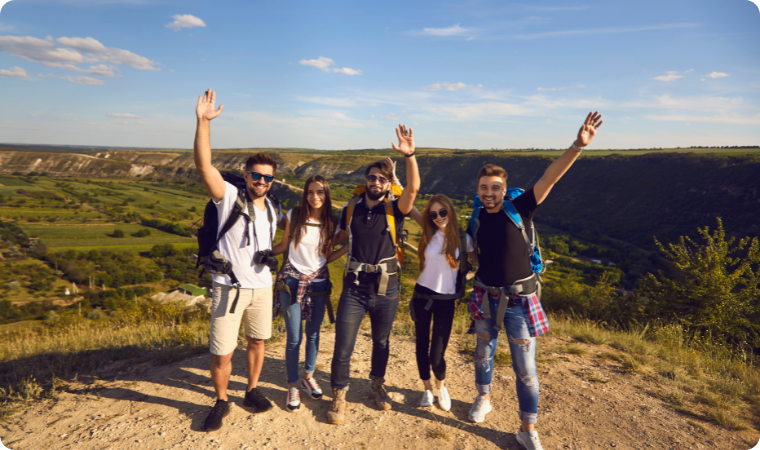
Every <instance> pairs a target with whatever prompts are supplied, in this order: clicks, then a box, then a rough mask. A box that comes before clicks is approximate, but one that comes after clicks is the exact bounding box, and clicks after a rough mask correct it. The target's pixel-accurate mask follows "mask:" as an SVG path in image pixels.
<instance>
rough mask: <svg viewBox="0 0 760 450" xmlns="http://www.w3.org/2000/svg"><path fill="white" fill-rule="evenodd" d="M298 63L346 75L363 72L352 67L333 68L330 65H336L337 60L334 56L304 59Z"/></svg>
mask: <svg viewBox="0 0 760 450" xmlns="http://www.w3.org/2000/svg"><path fill="white" fill-rule="evenodd" d="M298 64H301V65H303V66H312V67H316V68H317V69H319V70H321V71H323V72H334V73H342V74H344V75H361V74H362V71H361V70H357V69H351V68H350V67H343V68H337V67H333V68H331V67H330V66H333V65H335V61H333V59H332V58H327V57H324V56H320V57H319V58H317V59H302V60H300V61H298Z"/></svg>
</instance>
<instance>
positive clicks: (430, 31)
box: [412, 23, 477, 37]
mask: <svg viewBox="0 0 760 450" xmlns="http://www.w3.org/2000/svg"><path fill="white" fill-rule="evenodd" d="M476 31H477V29H476V28H465V27H462V26H460V25H459V24H458V23H457V24H455V25H452V26H450V27H447V28H423V29H422V31H414V32H412V33H413V34H417V35H420V36H436V37H457V36H472V35H473V34H475V32H476Z"/></svg>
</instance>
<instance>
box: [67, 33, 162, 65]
mask: <svg viewBox="0 0 760 450" xmlns="http://www.w3.org/2000/svg"><path fill="white" fill-rule="evenodd" d="M56 42H58V43H59V44H61V45H65V46H66V47H71V48H73V49H75V50H79V51H80V52H82V53H85V54H87V55H89V56H90V57H91V58H92V59H91V60H89V61H90V62H95V61H105V62H110V63H111V64H119V65H123V66H130V67H134V68H135V69H139V70H156V71H160V70H161V69H158V68H156V67H153V65H154V64H155V61H151V60H150V59H148V58H146V57H144V56H140V55H136V54H134V53H132V52H130V51H129V50H122V49H120V48H114V47H111V48H109V47H106V46H105V45H103V44H102V43H101V42H100V41H98V40H96V39H93V38H91V37H86V38H80V37H72V38H69V37H62V38H59V39H58V40H57V41H56Z"/></svg>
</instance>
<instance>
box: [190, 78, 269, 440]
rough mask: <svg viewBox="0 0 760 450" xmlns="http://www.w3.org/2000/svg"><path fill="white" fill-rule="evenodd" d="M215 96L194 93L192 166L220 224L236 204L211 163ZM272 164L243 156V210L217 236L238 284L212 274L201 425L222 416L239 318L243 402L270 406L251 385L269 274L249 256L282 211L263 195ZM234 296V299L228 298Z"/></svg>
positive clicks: (215, 425)
mask: <svg viewBox="0 0 760 450" xmlns="http://www.w3.org/2000/svg"><path fill="white" fill-rule="evenodd" d="M215 97H216V95H215V93H214V91H212V90H210V89H209V90H208V91H206V92H205V93H204V95H202V96H200V97H199V98H198V106H197V108H196V115H197V117H198V125H197V129H196V132H195V146H194V150H195V167H196V169H197V170H198V174H199V175H200V176H201V179H202V180H203V183H204V184H205V185H206V189H207V190H208V193H209V194H210V195H211V198H212V199H213V201H214V203H215V204H216V207H217V212H218V218H219V219H218V223H219V227H220V228H221V227H222V225H223V224H224V223H225V222H226V221H227V218H228V217H229V216H230V214H231V212H232V210H233V207H234V206H235V202H236V200H237V198H238V189H237V188H236V187H235V186H234V185H232V184H230V183H228V182H226V181H225V180H224V179H223V178H222V175H221V174H220V173H219V171H218V170H217V169H216V168H215V167H214V166H212V165H211V144H210V138H209V135H210V122H211V120H212V119H214V118H215V117H217V116H218V115H219V114H220V113H221V112H222V109H223V106H224V105H222V106H219V108H218V109H216V110H215V109H214V101H215ZM276 169H277V163H276V162H275V160H274V159H273V158H272V157H271V156H269V155H267V154H264V153H257V154H255V155H252V156H251V157H250V158H248V161H247V162H246V164H245V174H244V178H245V182H246V193H245V194H246V195H245V197H246V205H245V208H243V211H242V214H243V216H241V217H240V219H238V220H237V222H236V223H235V225H233V226H232V228H230V230H229V231H228V232H227V233H225V235H224V236H221V238H220V240H219V246H218V249H219V252H220V253H221V254H222V256H224V257H225V258H227V260H229V261H230V263H231V265H232V272H233V274H234V275H235V276H236V277H237V281H238V283H239V284H238V285H235V284H234V283H233V282H232V281H231V280H230V277H229V276H227V275H218V274H215V275H213V280H214V286H213V296H212V297H213V300H212V304H211V336H210V339H209V343H210V350H211V354H212V355H214V356H213V359H212V361H211V381H212V383H213V385H214V390H215V391H216V397H217V400H216V404H215V405H214V407H213V409H212V410H211V413H210V414H209V415H208V417H207V418H206V421H205V422H204V425H203V428H204V430H206V431H214V430H218V429H219V428H221V426H222V419H223V418H224V417H225V416H227V415H228V414H229V411H230V407H229V404H228V398H227V384H228V383H229V379H230V374H231V373H232V354H233V352H234V351H235V347H237V336H238V330H239V329H240V322H241V321H243V324H244V327H245V336H246V339H247V340H248V348H247V350H246V362H247V365H248V387H247V389H246V394H245V401H244V402H243V405H245V406H248V407H253V408H254V409H255V410H257V411H259V412H262V411H267V410H269V409H271V408H272V406H273V405H272V403H271V402H270V401H269V400H268V399H267V398H266V397H264V396H263V395H262V394H261V393H260V392H259V391H258V389H257V388H256V386H257V384H258V381H259V375H260V374H261V367H262V366H263V364H264V340H265V339H269V338H270V337H271V336H272V274H271V272H270V269H269V267H268V266H267V265H265V264H257V263H256V262H254V255H256V253H257V252H261V251H266V250H270V251H271V249H272V246H273V245H272V244H273V242H272V241H273V239H274V233H275V231H276V228H277V224H278V223H279V222H280V219H281V213H280V212H279V210H278V209H277V207H276V206H275V205H274V204H273V202H272V201H271V200H270V199H268V198H267V192H269V188H270V187H271V186H272V182H273V181H274V173H275V170H276ZM251 213H253V218H251ZM217 233H218V231H217ZM238 291H239V292H238ZM235 298H237V303H235V300H233V299H235ZM231 306H234V307H232V308H231Z"/></svg>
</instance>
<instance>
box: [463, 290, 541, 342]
mask: <svg viewBox="0 0 760 450" xmlns="http://www.w3.org/2000/svg"><path fill="white" fill-rule="evenodd" d="M485 295H487V293H486V289H485V288H482V287H475V288H474V289H473V290H472V294H471V295H470V303H469V305H467V309H469V311H470V316H471V317H472V320H473V323H472V324H471V326H470V330H471V331H472V332H474V330H475V328H474V325H475V322H474V321H476V320H483V297H484V296H485ZM510 297H511V298H512V299H513V300H515V301H520V302H521V304H522V307H523V308H524V309H525V311H526V312H527V313H528V332H529V333H530V336H531V337H537V336H541V335H542V334H544V333H546V332H547V331H549V319H548V318H547V317H546V314H545V313H544V309H543V308H542V307H541V301H540V300H539V299H538V296H537V295H536V294H531V295H528V296H520V295H514V294H509V295H507V298H510Z"/></svg>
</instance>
